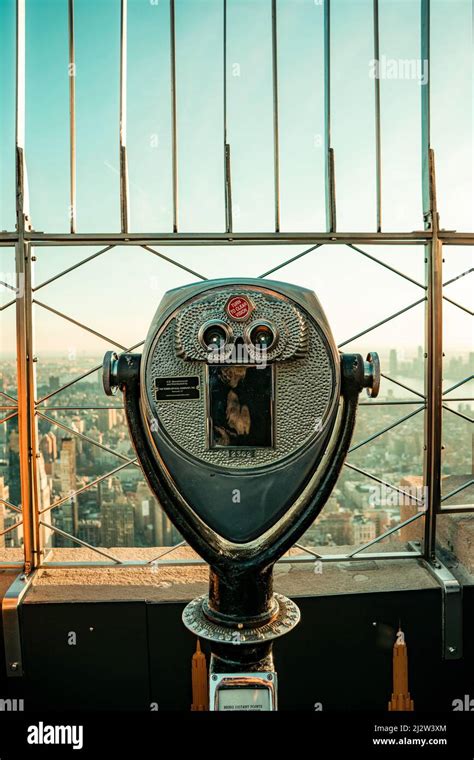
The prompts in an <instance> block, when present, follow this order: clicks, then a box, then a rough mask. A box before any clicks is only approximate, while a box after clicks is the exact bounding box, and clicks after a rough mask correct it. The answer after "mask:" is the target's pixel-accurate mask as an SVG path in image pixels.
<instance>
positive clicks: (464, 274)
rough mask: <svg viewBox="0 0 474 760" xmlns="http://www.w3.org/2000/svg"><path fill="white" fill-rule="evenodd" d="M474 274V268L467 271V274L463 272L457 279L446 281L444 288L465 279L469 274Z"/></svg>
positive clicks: (452, 278)
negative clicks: (462, 278)
mask: <svg viewBox="0 0 474 760" xmlns="http://www.w3.org/2000/svg"><path fill="white" fill-rule="evenodd" d="M472 272H474V267H471V268H470V269H466V271H465V272H461V274H458V275H456V277H451V279H450V280H446V282H443V288H445V287H446V285H452V284H453V282H457V281H458V280H460V279H461V277H465V276H466V275H467V274H472Z"/></svg>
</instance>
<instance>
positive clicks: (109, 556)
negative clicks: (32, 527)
mask: <svg viewBox="0 0 474 760" xmlns="http://www.w3.org/2000/svg"><path fill="white" fill-rule="evenodd" d="M39 524H40V525H43V527H44V528H49V530H52V531H53V532H54V533H58V534H59V535H60V536H63V537H64V538H69V539H70V540H71V541H74V543H76V544H79V546H84V547H85V548H86V549H90V550H91V551H93V552H96V554H101V555H102V556H103V557H107V559H111V560H113V561H114V562H116V563H117V565H123V560H121V559H118V558H117V557H114V556H113V554H109V553H108V552H104V550H103V549H98V548H97V547H96V546H92V545H91V544H88V543H87V541H82V539H80V538H76V536H73V535H71V533H67V532H66V531H65V530H61V528H58V527H56V525H52V524H51V523H46V522H44V520H39Z"/></svg>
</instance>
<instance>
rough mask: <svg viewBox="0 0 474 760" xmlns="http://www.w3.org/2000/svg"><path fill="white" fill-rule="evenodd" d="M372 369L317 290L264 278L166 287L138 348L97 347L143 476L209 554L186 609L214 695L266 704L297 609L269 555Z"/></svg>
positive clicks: (216, 703) (308, 503) (336, 452)
mask: <svg viewBox="0 0 474 760" xmlns="http://www.w3.org/2000/svg"><path fill="white" fill-rule="evenodd" d="M379 376H380V373H379V365H378V357H377V354H375V353H372V354H369V355H368V357H367V359H366V360H365V361H364V359H363V358H362V356H360V355H358V354H341V353H340V352H339V351H338V350H337V348H336V345H335V343H334V339H333V336H332V334H331V330H330V327H329V325H328V322H327V320H326V317H325V315H324V312H323V310H322V308H321V305H320V303H319V301H318V299H317V298H316V295H315V294H314V293H313V292H312V291H310V290H306V289H305V288H301V287H295V286H292V285H288V284H286V283H281V282H274V281H270V280H265V281H262V280H253V279H241V280H230V279H225V280H211V281H206V282H205V283H197V284H192V285H187V286H185V287H182V288H178V289H176V290H171V291H169V292H168V293H166V294H165V295H164V297H163V299H162V301H161V303H160V305H159V306H158V310H157V312H156V314H155V317H154V319H153V322H152V324H151V327H150V330H149V332H148V336H147V339H146V341H145V345H144V350H143V354H142V355H139V354H132V353H124V354H121V355H120V356H117V354H115V353H113V352H110V351H109V352H108V353H107V354H106V356H105V358H104V388H105V391H106V393H108V394H114V393H116V392H117V390H118V389H121V390H122V391H123V395H124V404H125V410H126V415H127V421H128V426H129V428H130V433H131V437H132V440H133V444H134V446H135V449H136V452H137V455H138V457H139V460H140V463H141V466H142V468H143V472H144V474H145V476H146V478H147V481H148V483H149V485H150V488H151V490H152V491H153V493H154V494H155V495H156V498H157V499H158V501H159V503H160V504H161V506H162V507H163V509H164V510H165V512H166V513H167V514H168V516H169V517H170V519H171V520H172V521H173V523H174V524H175V526H176V528H177V529H178V530H179V531H180V533H181V534H182V536H183V538H184V539H185V540H186V541H187V542H188V543H189V545H190V546H192V547H193V548H194V549H195V550H196V551H197V552H198V553H199V554H200V555H201V556H202V557H203V558H204V559H205V560H206V562H208V563H209V565H210V583H209V594H208V595H205V596H203V597H200V598H198V599H195V600H194V601H192V602H191V603H190V604H189V605H188V606H187V607H186V609H185V611H184V613H183V620H184V623H185V625H186V626H187V627H188V628H189V629H190V630H191V631H193V632H194V633H195V634H196V635H198V636H200V637H201V638H204V639H208V640H209V641H210V643H211V651H212V657H211V666H210V709H211V710H244V709H245V710H248V709H251V710H274V709H276V704H277V689H276V673H275V671H274V666H273V656H272V643H273V639H275V638H277V637H279V636H281V635H283V634H284V633H286V632H287V631H289V630H291V628H293V627H294V626H295V625H296V624H297V623H298V621H299V617H300V614H299V610H298V607H297V606H296V605H295V604H294V603H293V602H292V601H290V600H289V599H287V598H286V597H284V596H282V595H280V594H274V593H273V579H272V572H273V565H274V563H275V562H276V560H277V559H278V558H279V557H281V556H282V554H284V552H286V551H287V550H288V549H289V548H290V547H291V546H292V545H293V544H294V543H295V541H297V540H298V538H299V537H300V536H301V535H302V534H303V533H304V532H305V530H306V529H307V528H308V527H309V526H310V525H311V524H312V522H313V521H314V519H315V518H316V516H317V515H318V513H319V512H320V510H321V509H322V507H323V506H324V504H325V502H326V500H327V498H328V497H329V495H330V493H331V490H332V488H333V487H334V485H335V483H336V480H337V477H338V474H339V471H340V469H341V467H342V464H343V461H344V457H345V455H346V453H347V450H348V447H349V444H350V440H351V436H352V432H353V428H354V422H355V415H356V409H357V402H358V396H359V393H360V391H361V390H362V388H364V387H365V388H367V389H368V393H369V395H372V396H376V395H377V392H378V387H379Z"/></svg>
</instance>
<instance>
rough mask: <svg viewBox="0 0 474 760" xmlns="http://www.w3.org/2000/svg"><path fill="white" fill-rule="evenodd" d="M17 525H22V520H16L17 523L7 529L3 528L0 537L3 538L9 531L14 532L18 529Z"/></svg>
mask: <svg viewBox="0 0 474 760" xmlns="http://www.w3.org/2000/svg"><path fill="white" fill-rule="evenodd" d="M19 525H23V520H18V522H16V523H14V524H13V525H10V527H9V528H5V530H2V531H0V536H4V535H5V533H9V532H10V531H11V530H15V528H18V526H19Z"/></svg>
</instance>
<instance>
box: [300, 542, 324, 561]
mask: <svg viewBox="0 0 474 760" xmlns="http://www.w3.org/2000/svg"><path fill="white" fill-rule="evenodd" d="M293 546H296V547H297V548H298V549H302V550H303V551H304V552H307V553H308V554H311V556H312V557H316V559H323V556H324V555H322V554H318V553H317V552H315V551H313V550H312V549H308V547H307V546H303V544H293Z"/></svg>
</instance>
